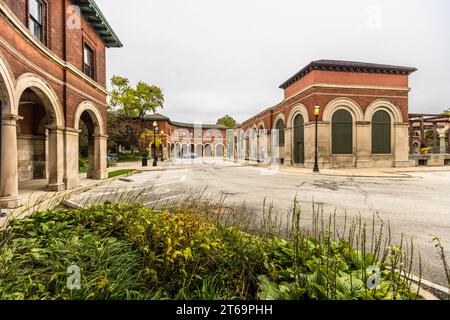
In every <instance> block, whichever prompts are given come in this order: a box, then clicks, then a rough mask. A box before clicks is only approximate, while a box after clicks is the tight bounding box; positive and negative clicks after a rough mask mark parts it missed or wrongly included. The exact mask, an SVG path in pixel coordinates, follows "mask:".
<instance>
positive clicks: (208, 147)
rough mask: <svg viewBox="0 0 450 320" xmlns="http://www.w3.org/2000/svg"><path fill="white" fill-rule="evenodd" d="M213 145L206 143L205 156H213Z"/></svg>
mask: <svg viewBox="0 0 450 320" xmlns="http://www.w3.org/2000/svg"><path fill="white" fill-rule="evenodd" d="M212 151H213V150H212V146H211V145H210V144H207V145H205V149H204V156H205V157H212V156H213V152H212Z"/></svg>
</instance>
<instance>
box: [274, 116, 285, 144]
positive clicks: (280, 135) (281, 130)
mask: <svg viewBox="0 0 450 320" xmlns="http://www.w3.org/2000/svg"><path fill="white" fill-rule="evenodd" d="M276 128H277V130H278V144H279V146H280V147H284V121H283V120H282V119H280V120H278V122H277V125H276Z"/></svg>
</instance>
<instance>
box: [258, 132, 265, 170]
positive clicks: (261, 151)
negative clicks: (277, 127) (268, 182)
mask: <svg viewBox="0 0 450 320" xmlns="http://www.w3.org/2000/svg"><path fill="white" fill-rule="evenodd" d="M264 138H265V130H264V127H263V126H262V125H260V126H259V127H258V132H257V134H256V152H257V156H258V159H257V160H258V162H262V161H264V154H265V145H264V142H265V141H264Z"/></svg>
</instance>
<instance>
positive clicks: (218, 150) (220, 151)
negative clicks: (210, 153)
mask: <svg viewBox="0 0 450 320" xmlns="http://www.w3.org/2000/svg"><path fill="white" fill-rule="evenodd" d="M224 154H225V148H224V146H223V145H222V144H218V145H217V146H216V158H223V156H224Z"/></svg>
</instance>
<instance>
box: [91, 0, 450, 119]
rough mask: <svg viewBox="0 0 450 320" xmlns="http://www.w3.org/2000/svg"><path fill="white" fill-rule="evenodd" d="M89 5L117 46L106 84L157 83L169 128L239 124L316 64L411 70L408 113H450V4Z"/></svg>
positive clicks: (393, 0) (214, 0)
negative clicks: (224, 120)
mask: <svg viewBox="0 0 450 320" xmlns="http://www.w3.org/2000/svg"><path fill="white" fill-rule="evenodd" d="M96 2H97V4H98V5H99V7H100V8H101V9H102V11H103V13H104V14H105V16H106V17H107V19H108V20H109V22H110V24H111V25H112V27H113V29H114V30H115V32H116V33H117V34H118V36H119V37H120V39H121V40H122V42H123V43H124V48H121V49H110V50H109V51H108V60H107V63H108V78H111V76H112V75H122V76H125V77H128V78H129V79H130V80H131V81H132V82H137V81H139V80H142V81H145V82H148V83H151V84H155V85H158V86H160V87H161V88H162V89H163V91H164V94H165V98H166V102H165V106H164V110H162V111H161V113H163V114H165V115H167V116H169V117H171V118H172V119H173V120H175V121H202V122H203V123H206V122H215V121H216V120H217V119H218V118H219V117H220V116H222V115H225V114H230V115H231V116H233V117H234V118H235V119H236V120H238V121H243V120H245V119H247V118H249V117H250V116H253V115H255V114H256V113H258V112H260V111H262V110H263V109H264V108H267V107H270V106H272V105H275V104H277V103H279V102H280V101H281V100H282V97H283V92H282V90H281V89H278V86H279V85H280V84H281V83H282V82H283V81H284V80H287V79H288V78H289V77H290V76H292V75H293V74H295V73H296V72H297V71H299V70H300V69H301V68H302V67H303V66H305V65H306V64H308V63H309V62H310V61H312V60H319V59H339V60H353V61H362V62H374V63H385V64H396V65H404V66H412V67H416V68H418V69H419V71H417V72H416V73H414V74H413V75H412V76H411V77H410V80H411V81H410V86H411V88H412V91H411V94H410V112H423V113H437V112H441V111H442V110H443V109H444V108H445V107H450V1H448V0H430V1H424V0H386V1H381V0H371V1H369V0H341V1H336V0H314V1H301V0H127V1H123V0H97V1H96Z"/></svg>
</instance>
